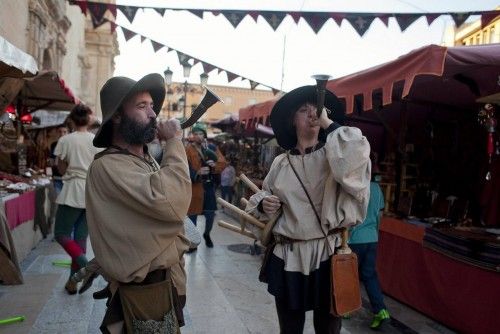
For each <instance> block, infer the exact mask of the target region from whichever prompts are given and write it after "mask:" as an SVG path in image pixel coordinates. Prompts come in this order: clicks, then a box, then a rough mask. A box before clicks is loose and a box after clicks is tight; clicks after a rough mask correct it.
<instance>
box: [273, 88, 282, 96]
mask: <svg viewBox="0 0 500 334" xmlns="http://www.w3.org/2000/svg"><path fill="white" fill-rule="evenodd" d="M271 90H272V91H273V95H276V94H278V93H279V92H280V91H279V89H276V88H271Z"/></svg>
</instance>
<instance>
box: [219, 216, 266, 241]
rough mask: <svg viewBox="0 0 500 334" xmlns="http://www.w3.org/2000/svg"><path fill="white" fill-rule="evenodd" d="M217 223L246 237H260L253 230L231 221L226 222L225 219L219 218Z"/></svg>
mask: <svg viewBox="0 0 500 334" xmlns="http://www.w3.org/2000/svg"><path fill="white" fill-rule="evenodd" d="M217 224H218V225H219V226H220V227H223V228H226V229H228V230H230V231H233V232H236V233H239V234H241V235H244V236H245V237H249V238H252V239H256V240H257V239H258V238H257V237H256V236H255V235H254V234H253V233H252V232H250V231H248V230H243V231H242V230H241V229H240V228H239V227H238V226H234V225H233V224H229V223H226V222H225V221H223V220H219V221H218V222H217Z"/></svg>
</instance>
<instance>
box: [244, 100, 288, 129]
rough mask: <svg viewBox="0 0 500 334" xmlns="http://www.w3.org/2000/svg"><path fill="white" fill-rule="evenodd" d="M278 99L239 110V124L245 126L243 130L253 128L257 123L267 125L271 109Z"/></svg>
mask: <svg viewBox="0 0 500 334" xmlns="http://www.w3.org/2000/svg"><path fill="white" fill-rule="evenodd" d="M276 101H278V99H272V100H269V101H265V102H261V103H257V104H253V105H251V106H248V107H244V108H241V109H240V110H239V120H240V123H243V124H244V125H245V128H247V129H248V128H250V127H255V126H256V124H257V123H260V124H262V125H267V124H268V123H269V122H268V118H269V114H270V113H271V109H272V108H273V106H274V104H275V103H276Z"/></svg>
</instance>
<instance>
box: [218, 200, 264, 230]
mask: <svg viewBox="0 0 500 334" xmlns="http://www.w3.org/2000/svg"><path fill="white" fill-rule="evenodd" d="M217 203H219V204H220V205H222V206H223V207H225V208H227V209H228V210H230V211H232V212H234V213H235V214H237V215H239V216H240V218H243V219H245V220H246V221H247V222H249V223H250V224H252V225H255V226H257V227H259V228H262V229H263V228H264V227H265V226H266V224H264V223H262V222H260V221H259V220H257V219H256V218H255V217H253V216H252V215H250V214H248V213H246V212H245V211H243V210H241V209H240V208H238V207H237V206H235V205H232V204H231V203H229V202H226V201H225V200H223V199H222V198H220V197H218V198H217Z"/></svg>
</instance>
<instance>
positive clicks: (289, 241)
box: [274, 227, 345, 244]
mask: <svg viewBox="0 0 500 334" xmlns="http://www.w3.org/2000/svg"><path fill="white" fill-rule="evenodd" d="M344 228H345V227H336V228H334V229H332V230H330V231H328V234H327V235H329V236H330V235H333V234H337V233H340V232H342V230H343V229H344ZM274 238H275V240H276V243H277V244H293V243H294V242H301V241H311V240H320V239H325V237H320V238H313V239H307V240H302V239H293V238H289V237H285V236H284V235H281V234H276V235H275V236H274Z"/></svg>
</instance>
